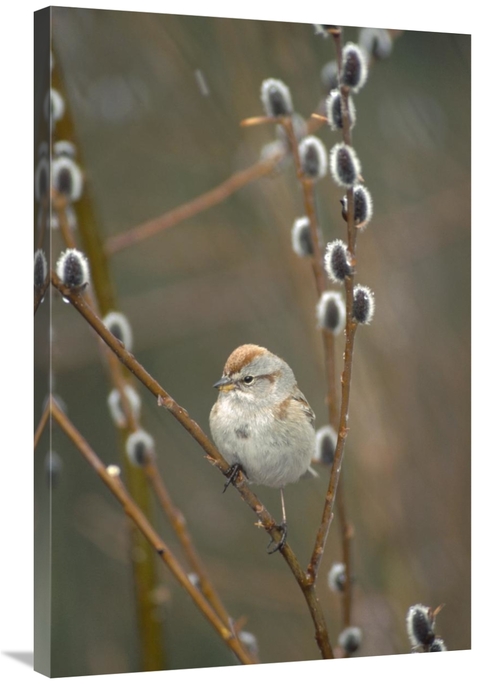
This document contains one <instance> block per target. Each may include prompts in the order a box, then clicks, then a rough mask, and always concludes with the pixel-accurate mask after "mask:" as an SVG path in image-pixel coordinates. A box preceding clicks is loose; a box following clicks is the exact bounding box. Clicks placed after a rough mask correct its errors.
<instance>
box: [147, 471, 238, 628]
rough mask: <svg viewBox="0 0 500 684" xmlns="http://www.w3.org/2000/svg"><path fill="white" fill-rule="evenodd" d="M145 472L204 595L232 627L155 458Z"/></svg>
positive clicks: (228, 625)
mask: <svg viewBox="0 0 500 684" xmlns="http://www.w3.org/2000/svg"><path fill="white" fill-rule="evenodd" d="M144 472H145V474H146V477H147V478H148V480H149V483H150V484H151V487H152V489H153V491H154V492H155V494H156V496H157V498H158V501H159V503H160V505H161V507H162V509H163V511H164V513H165V515H166V516H167V518H168V519H169V520H170V523H171V525H172V527H173V529H174V532H175V533H176V535H177V537H178V539H179V541H180V543H181V545H182V548H183V550H184V553H185V554H186V558H187V559H188V562H189V564H190V566H191V569H192V570H193V572H195V573H196V575H197V576H198V579H199V581H200V589H201V591H202V593H203V595H204V596H205V598H206V599H207V601H208V602H209V603H210V604H211V606H212V607H213V609H214V610H215V612H216V613H217V615H218V616H219V618H220V619H221V620H222V622H223V623H224V624H225V625H226V627H228V628H231V620H230V617H229V615H228V613H227V611H226V609H225V608H224V606H223V604H222V602H221V600H220V598H219V596H218V594H217V591H216V590H215V587H214V586H213V584H212V582H211V581H210V579H209V576H208V573H207V571H206V570H205V568H204V566H203V563H202V562H201V559H200V557H199V556H198V553H197V552H196V549H195V547H194V545H193V542H192V539H191V535H190V534H189V532H188V529H187V525H186V520H185V518H184V516H183V514H182V512H181V511H180V510H179V509H178V508H177V506H175V504H174V502H173V501H172V498H171V496H170V494H169V493H168V490H167V488H166V487H165V484H164V482H163V479H162V477H161V474H160V472H159V470H158V466H157V464H156V462H155V460H154V459H148V461H147V463H146V464H145V465H144Z"/></svg>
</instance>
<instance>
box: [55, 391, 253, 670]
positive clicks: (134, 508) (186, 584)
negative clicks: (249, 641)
mask: <svg viewBox="0 0 500 684" xmlns="http://www.w3.org/2000/svg"><path fill="white" fill-rule="evenodd" d="M50 402H51V413H52V415H53V416H54V419H55V420H56V422H57V423H58V424H59V426H60V427H61V429H62V430H63V432H64V433H65V434H66V435H67V436H68V437H69V439H70V440H71V441H72V442H73V443H74V444H75V446H76V447H77V448H78V449H79V451H80V452H81V454H82V455H83V456H84V458H85V460H86V461H87V463H88V464H89V465H90V466H91V467H92V468H93V469H94V470H95V471H96V473H97V474H98V475H99V477H100V478H101V480H103V482H104V484H105V485H106V486H107V487H108V489H109V490H110V491H111V492H112V493H113V494H114V496H115V497H116V498H117V499H118V501H119V502H120V503H121V505H122V507H123V510H124V511H125V513H126V514H127V515H128V516H129V518H130V519H131V520H132V522H133V523H134V524H135V525H136V526H137V528H138V529H139V530H140V532H141V533H142V534H143V535H144V537H145V538H146V539H147V541H148V542H149V543H150V544H151V546H152V547H153V548H154V549H155V551H156V552H157V554H158V555H159V557H160V558H161V560H162V562H163V563H164V564H165V565H166V566H167V567H168V568H169V570H170V571H171V572H172V574H173V575H174V577H175V579H176V580H177V581H178V582H179V584H180V585H181V586H182V587H183V588H184V589H185V590H186V591H187V593H188V594H189V596H190V597H191V598H192V600H193V601H194V603H195V604H196V606H197V608H198V609H199V610H200V612H201V613H202V614H203V615H204V616H205V618H206V619H207V620H208V621H209V622H210V624H211V625H212V627H214V629H215V630H216V631H217V633H218V634H219V636H220V637H221V638H222V639H223V640H224V642H225V643H226V644H227V646H228V647H229V648H230V649H231V650H232V651H233V653H234V654H235V655H236V657H237V658H238V659H239V660H240V662H242V663H243V664H245V665H249V664H251V663H253V662H254V661H253V659H252V658H251V657H250V656H249V654H248V652H247V651H246V649H245V648H244V647H243V646H242V645H241V643H240V642H239V640H238V639H237V638H236V636H235V635H234V634H233V632H232V631H231V630H230V629H228V627H227V626H226V625H225V624H224V623H223V622H222V620H221V619H220V618H219V616H218V615H217V614H216V613H215V611H214V610H213V608H212V606H211V605H210V604H209V603H208V601H207V600H206V599H205V597H204V596H203V594H202V593H201V592H200V591H199V590H198V589H197V588H196V587H195V586H194V585H193V584H192V582H191V581H190V580H189V578H188V576H187V575H186V573H185V572H184V570H183V569H182V567H181V565H180V564H179V563H178V561H177V559H176V558H175V556H174V554H173V553H172V552H171V550H170V549H169V548H168V546H167V545H166V543H165V542H164V541H163V539H161V537H160V536H159V535H158V534H157V533H156V531H155V530H154V528H153V527H152V526H151V524H150V523H149V521H148V519H147V518H146V516H145V515H144V513H143V512H142V511H141V509H140V508H139V506H138V505H137V504H136V503H135V501H134V500H133V499H132V497H131V496H130V494H129V493H128V491H127V489H126V488H125V485H124V484H123V482H122V480H121V479H120V477H119V475H116V474H113V472H112V471H111V470H110V469H108V468H106V467H105V466H104V464H103V463H102V461H101V460H100V459H99V457H98V456H97V454H96V453H95V451H93V449H92V448H91V447H90V445H89V444H88V442H87V441H86V440H85V439H84V437H83V436H82V435H81V434H80V432H78V430H77V429H76V428H75V426H74V425H73V424H72V423H71V421H70V420H69V418H68V417H67V416H66V414H65V413H64V412H63V411H62V410H61V409H60V408H59V406H58V405H57V403H56V402H55V401H53V399H52V398H51V399H50Z"/></svg>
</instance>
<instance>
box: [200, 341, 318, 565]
mask: <svg viewBox="0 0 500 684" xmlns="http://www.w3.org/2000/svg"><path fill="white" fill-rule="evenodd" d="M214 387H216V388H217V389H218V390H219V396H218V398H217V401H216V402H215V404H214V406H213V408H212V411H211V412H210V430H211V432H212V437H213V439H214V442H215V444H216V446H217V448H218V449H219V451H220V452H221V454H222V455H223V456H224V458H225V459H226V461H227V462H228V463H229V464H230V465H231V466H232V467H231V470H230V471H229V472H228V476H229V477H228V481H227V483H226V487H227V485H228V484H230V483H231V482H232V481H234V478H235V477H236V475H237V474H238V472H239V471H240V470H242V471H243V472H244V474H245V475H246V477H247V478H248V480H249V482H253V483H255V484H258V485H261V484H262V485H267V486H268V487H277V488H279V489H280V490H281V504H282V511H283V522H282V523H281V525H278V529H279V530H280V531H281V532H282V538H281V540H280V541H279V543H278V544H274V542H271V543H272V544H274V546H273V547H272V548H271V549H270V550H269V549H268V550H269V553H274V552H275V551H278V550H279V549H281V548H282V547H283V545H284V543H285V541H286V534H287V524H286V514H285V502H284V497H283V487H284V486H285V485H287V484H289V483H290V482H297V480H299V479H300V478H301V477H303V476H304V475H313V476H316V475H317V474H316V473H315V471H314V470H313V469H312V468H311V460H312V458H313V455H314V446H315V430H314V420H315V416H314V413H313V411H312V409H311V407H310V406H309V404H308V402H307V400H306V398H305V397H304V395H303V394H302V392H301V391H300V390H299V388H298V387H297V381H296V380H295V376H294V374H293V371H292V369H291V368H290V366H289V365H288V364H287V363H285V361H283V359H280V358H279V357H278V356H275V355H274V354H271V352H270V351H268V350H267V349H265V348H264V347H258V346H257V345H255V344H244V345H242V346H241V347H238V348H237V349H235V350H234V351H233V353H232V354H231V355H230V356H229V358H228V360H227V361H226V365H225V366H224V371H223V374H222V378H221V379H220V380H219V381H218V382H216V383H215V385H214Z"/></svg>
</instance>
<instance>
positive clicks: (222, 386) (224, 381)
mask: <svg viewBox="0 0 500 684" xmlns="http://www.w3.org/2000/svg"><path fill="white" fill-rule="evenodd" d="M235 386H236V385H235V384H234V383H233V381H232V380H231V379H230V378H228V377H226V376H225V375H223V376H222V378H221V379H220V380H218V381H217V382H216V383H215V385H214V387H216V388H217V389H218V390H219V392H229V391H230V390H232V389H234V388H235Z"/></svg>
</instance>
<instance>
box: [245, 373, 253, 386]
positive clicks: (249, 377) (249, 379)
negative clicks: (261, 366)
mask: <svg viewBox="0 0 500 684" xmlns="http://www.w3.org/2000/svg"><path fill="white" fill-rule="evenodd" d="M253 381H254V377H253V375H245V377H244V378H243V382H244V383H245V385H251V384H252V382H253Z"/></svg>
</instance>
